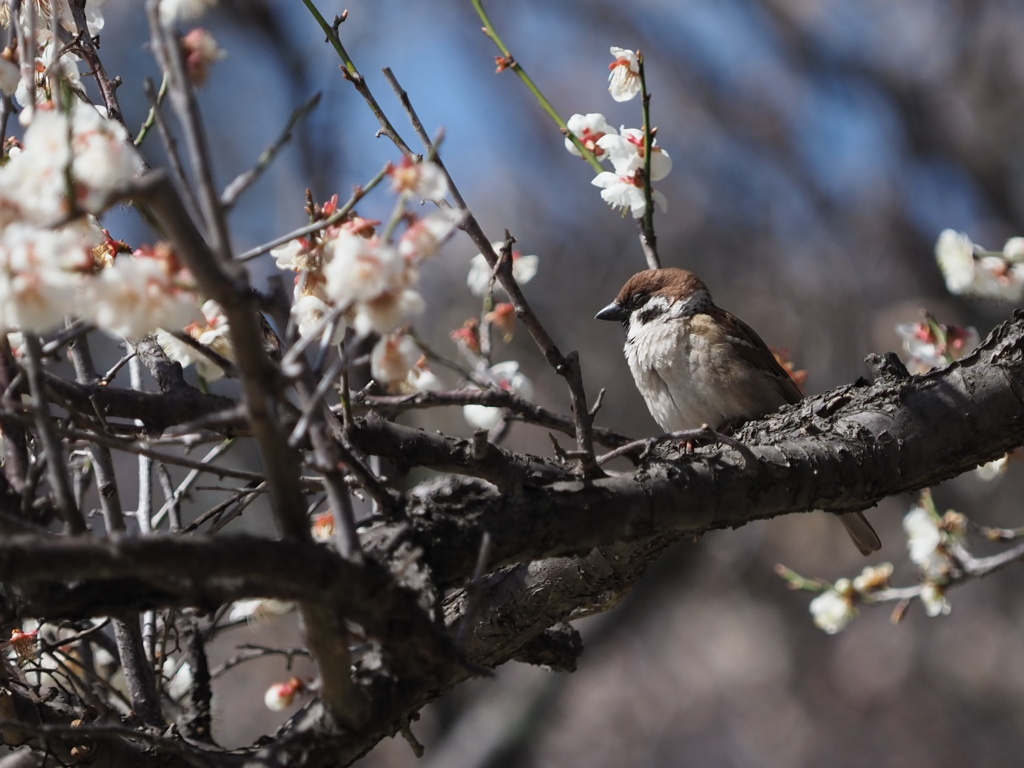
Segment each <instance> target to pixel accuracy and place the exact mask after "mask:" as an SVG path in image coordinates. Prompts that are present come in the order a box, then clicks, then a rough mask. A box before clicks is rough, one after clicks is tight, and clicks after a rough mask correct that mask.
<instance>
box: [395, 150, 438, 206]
mask: <svg viewBox="0 0 1024 768" xmlns="http://www.w3.org/2000/svg"><path fill="white" fill-rule="evenodd" d="M388 175H390V176H391V186H392V188H393V189H394V190H395V191H396V192H398V193H400V194H406V195H411V196H415V197H419V198H421V199H423V200H430V201H431V202H435V203H437V202H440V201H441V200H443V199H444V197H445V195H447V194H448V178H447V177H446V176H445V174H444V171H442V170H441V166H439V165H438V164H437V163H432V162H430V161H428V160H421V161H419V162H417V161H416V160H414V159H412V158H411V157H409V156H405V157H403V158H402V162H400V163H399V164H398V165H393V166H391V169H390V171H389V172H388Z"/></svg>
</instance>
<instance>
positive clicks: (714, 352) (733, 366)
mask: <svg viewBox="0 0 1024 768" xmlns="http://www.w3.org/2000/svg"><path fill="white" fill-rule="evenodd" d="M691 323H694V324H696V325H699V326H701V327H702V330H704V331H707V330H708V327H709V324H710V323H711V320H710V318H709V317H708V316H707V315H703V314H696V315H693V316H691V317H690V318H686V317H676V318H673V317H670V316H666V315H662V316H661V317H658V318H656V319H654V320H652V321H650V322H647V323H639V322H633V323H630V325H629V332H628V334H627V336H626V347H625V353H626V361H627V362H628V363H629V370H630V371H631V372H632V374H633V380H634V381H635V382H636V386H637V389H639V390H640V394H641V395H643V398H644V400H645V401H646V402H647V407H648V409H649V410H650V412H651V415H652V416H653V417H654V420H655V421H657V422H658V425H659V426H660V427H661V428H662V429H664V430H665V431H667V432H674V431H677V430H684V429H699V428H700V427H701V426H703V425H704V424H707V425H708V426H710V427H712V428H717V427H721V426H722V425H723V424H725V423H727V422H730V421H734V420H737V419H742V418H748V417H751V416H754V415H760V414H762V413H765V412H767V411H770V410H774V409H775V408H777V407H779V406H780V405H782V403H783V402H784V399H783V398H782V396H781V395H779V394H778V392H777V391H776V390H775V388H774V387H773V386H771V384H770V382H769V381H767V380H765V381H756V380H751V375H750V374H751V373H752V372H751V371H749V370H748V369H747V367H746V366H742V365H739V364H738V363H739V361H737V360H736V359H735V357H734V356H733V355H731V354H728V353H725V354H723V351H724V350H723V349H722V348H721V347H722V345H724V344H727V339H726V338H725V337H724V335H723V334H720V333H715V332H714V329H713V328H712V329H711V331H710V332H702V333H691V332H690V324H691Z"/></svg>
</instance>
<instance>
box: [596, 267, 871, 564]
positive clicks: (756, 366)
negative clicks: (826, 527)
mask: <svg viewBox="0 0 1024 768" xmlns="http://www.w3.org/2000/svg"><path fill="white" fill-rule="evenodd" d="M596 318H597V319H598V320H618V321H620V322H621V323H622V327H623V328H625V330H626V345H625V354H626V362H627V363H628V364H629V370H630V372H632V374H633V380H634V381H635V382H636V387H637V389H639V390H640V394H641V395H642V396H643V398H644V401H645V402H646V403H647V408H648V410H650V412H651V416H653V417H654V420H655V421H656V422H658V425H659V426H660V427H661V428H662V429H663V430H665V431H666V432H676V431H681V430H690V429H700V428H701V427H703V426H704V425H707V426H709V427H711V428H712V429H716V430H721V429H726V428H728V427H730V426H735V425H736V424H738V423H739V422H742V421H746V420H747V419H753V418H757V417H759V416H763V415H765V414H766V413H770V412H771V411H774V410H777V409H778V408H779V407H781V406H782V405H785V404H787V403H795V402H797V401H798V400H800V399H801V397H803V395H802V394H801V392H800V389H799V387H797V385H796V383H795V382H794V381H793V379H792V378H791V377H790V375H789V374H788V373H787V372H786V370H785V369H784V368H783V367H782V366H781V365H780V364H779V362H778V360H776V358H775V355H774V354H772V352H771V350H769V349H768V345H767V344H765V343H764V341H762V340H761V337H760V336H758V335H757V333H756V332H755V331H754V329H753V328H751V327H750V326H749V325H747V324H746V323H744V322H743V321H742V320H740V319H739V318H738V317H736V316H735V315H733V314H732V313H730V312H727V311H726V310H724V309H722V308H721V307H719V306H717V305H716V304H715V303H714V301H712V299H711V292H710V291H709V290H708V287H707V285H705V284H704V281H703V280H701V279H700V278H699V277H697V275H695V274H694V273H693V272H690V271H688V270H685V269H648V270H645V271H644V272H638V273H637V274H635V275H633V276H632V277H631V278H629V280H627V281H626V284H625V285H624V286H622V290H621V291H619V294H618V296H616V297H615V301H613V302H612V303H611V304H609V305H608V306H607V307H605V308H604V309H602V310H601V311H600V312H598V313H597V315H596ZM839 520H840V522H842V524H843V526H844V527H845V528H846V531H847V533H848V534H849V535H850V538H851V539H853V543H854V544H856V545H857V549H859V550H860V551H861V553H862V554H865V555H868V554H871V553H872V552H874V551H876V550H878V549H879V548H880V547H881V546H882V544H881V541H879V538H878V534H876V533H875V531H874V529H873V528H872V527H871V524H870V523H869V522H868V521H867V519H866V518H865V517H864V516H863V515H862V514H861V513H860V512H848V513H846V514H843V515H840V516H839Z"/></svg>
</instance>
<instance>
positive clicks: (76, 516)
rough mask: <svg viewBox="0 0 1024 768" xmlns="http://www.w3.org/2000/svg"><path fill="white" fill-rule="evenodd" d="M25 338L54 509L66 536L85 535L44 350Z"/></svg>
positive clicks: (29, 336)
mask: <svg viewBox="0 0 1024 768" xmlns="http://www.w3.org/2000/svg"><path fill="white" fill-rule="evenodd" d="M24 336H25V367H26V368H27V370H28V385H29V392H30V393H31V396H32V406H33V413H34V414H35V425H36V430H37V431H38V433H39V438H40V440H41V442H42V444H43V452H44V453H45V454H46V472H47V478H48V479H49V481H50V487H51V488H52V489H53V493H54V495H55V496H56V497H57V506H58V507H59V508H60V510H61V514H62V515H63V516H64V524H65V526H66V527H67V531H68V533H85V532H86V531H88V530H89V527H88V526H87V525H86V523H85V517H84V516H83V515H82V510H81V509H79V507H78V504H76V503H75V496H74V493H73V492H72V490H71V484H70V482H69V480H68V466H67V461H66V460H65V457H64V447H63V446H62V445H61V441H60V439H59V438H58V436H57V428H56V425H55V424H54V421H53V418H52V417H51V415H50V402H49V400H48V399H47V397H46V385H45V379H44V377H43V365H42V359H43V348H42V345H41V344H40V342H39V338H38V337H37V336H36V335H35V334H32V333H26V334H24Z"/></svg>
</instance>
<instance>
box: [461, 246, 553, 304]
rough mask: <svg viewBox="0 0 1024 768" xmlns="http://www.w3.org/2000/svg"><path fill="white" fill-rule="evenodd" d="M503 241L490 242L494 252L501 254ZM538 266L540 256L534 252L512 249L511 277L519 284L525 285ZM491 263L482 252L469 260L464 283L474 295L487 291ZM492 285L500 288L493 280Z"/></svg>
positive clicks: (535, 272) (481, 294)
mask: <svg viewBox="0 0 1024 768" xmlns="http://www.w3.org/2000/svg"><path fill="white" fill-rule="evenodd" d="M503 247H505V243H504V242H502V241H501V240H496V241H494V242H493V243H491V248H493V249H494V252H495V253H497V254H499V255H500V254H501V249H502V248H503ZM539 268H540V257H539V256H537V255H535V254H532V253H531V254H525V255H524V254H523V253H522V252H520V251H512V277H514V278H515V281H516V282H517V283H518V284H519V285H526V284H527V283H528V282H530V281H531V280H533V278H534V276H536V274H537V270H538V269H539ZM491 271H492V270H491V265H490V264H488V263H487V259H485V258H484V255H483V254H482V253H478V254H477V255H476V256H474V257H473V258H472V259H470V261H469V275H468V276H467V277H466V285H467V286H469V290H470V292H471V293H472V294H473V295H474V296H483V295H484V294H485V293H486V292H487V286H488V285H489V284H490V282H491ZM494 287H495V288H497V289H501V284H500V283H498V282H497V281H495V283H494Z"/></svg>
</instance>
